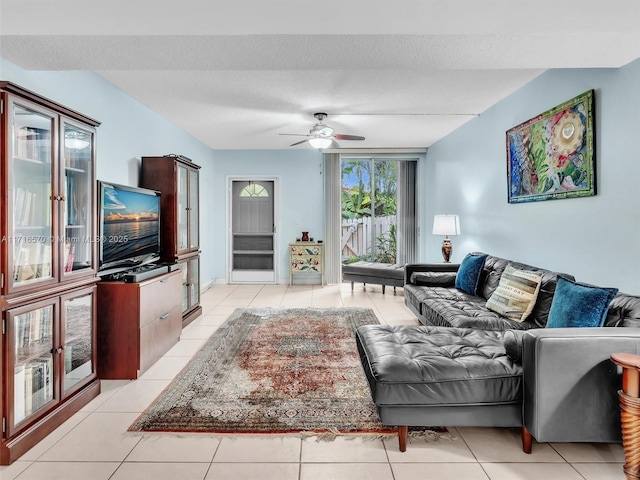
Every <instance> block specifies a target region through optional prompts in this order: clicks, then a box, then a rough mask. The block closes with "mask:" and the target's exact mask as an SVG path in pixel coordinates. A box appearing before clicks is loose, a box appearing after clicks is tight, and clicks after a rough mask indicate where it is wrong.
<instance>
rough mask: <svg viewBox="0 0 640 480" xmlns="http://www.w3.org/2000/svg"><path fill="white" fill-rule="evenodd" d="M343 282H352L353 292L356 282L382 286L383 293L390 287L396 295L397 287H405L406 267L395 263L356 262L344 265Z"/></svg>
mask: <svg viewBox="0 0 640 480" xmlns="http://www.w3.org/2000/svg"><path fill="white" fill-rule="evenodd" d="M342 280H345V281H351V290H353V284H354V282H359V283H362V284H363V285H365V286H366V284H367V283H373V284H376V285H382V293H383V294H384V287H385V286H386V285H390V286H392V287H393V293H394V294H395V293H396V287H402V286H404V266H403V265H396V264H393V263H377V262H364V261H361V262H356V263H349V264H345V265H342Z"/></svg>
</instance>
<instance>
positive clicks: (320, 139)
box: [280, 112, 364, 148]
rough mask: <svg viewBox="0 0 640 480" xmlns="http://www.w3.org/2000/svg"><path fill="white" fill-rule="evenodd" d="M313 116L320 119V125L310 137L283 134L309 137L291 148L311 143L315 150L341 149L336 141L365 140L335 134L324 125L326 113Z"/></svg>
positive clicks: (311, 131) (353, 136) (303, 135)
mask: <svg viewBox="0 0 640 480" xmlns="http://www.w3.org/2000/svg"><path fill="white" fill-rule="evenodd" d="M313 116H314V117H316V118H317V119H318V123H316V124H315V125H314V126H313V127H312V128H311V130H309V134H308V135H305V134H302V133H281V134H280V135H295V136H298V137H309V138H306V139H304V140H300V141H299V142H296V143H292V144H291V145H290V146H291V147H294V146H296V145H300V144H302V143H304V142H309V144H310V145H311V146H312V147H314V148H339V147H340V145H339V144H338V142H336V140H364V137H361V136H359V135H344V134H342V133H333V128H331V127H329V126H328V125H325V124H324V123H323V121H324V119H325V118H327V114H326V113H322V112H318V113H314V114H313Z"/></svg>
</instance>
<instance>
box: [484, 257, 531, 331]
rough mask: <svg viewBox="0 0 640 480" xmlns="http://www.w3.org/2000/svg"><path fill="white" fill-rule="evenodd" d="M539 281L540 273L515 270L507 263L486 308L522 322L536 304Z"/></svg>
mask: <svg viewBox="0 0 640 480" xmlns="http://www.w3.org/2000/svg"><path fill="white" fill-rule="evenodd" d="M541 282H542V275H541V274H539V273H537V272H528V271H526V270H517V269H515V268H513V267H512V266H511V265H507V268H505V269H504V272H502V275H501V276H500V283H499V284H498V288H496V289H495V291H494V292H493V293H492V294H491V296H490V297H489V300H487V308H488V309H489V310H493V311H494V312H496V313H499V314H500V315H502V316H504V317H507V318H510V319H512V320H516V321H518V322H522V321H523V320H525V319H526V318H527V317H528V316H529V314H530V313H531V312H532V310H533V307H534V306H535V304H536V298H537V297H538V291H540V283H541Z"/></svg>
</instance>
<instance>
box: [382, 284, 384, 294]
mask: <svg viewBox="0 0 640 480" xmlns="http://www.w3.org/2000/svg"><path fill="white" fill-rule="evenodd" d="M382 294H383V295H384V285H382Z"/></svg>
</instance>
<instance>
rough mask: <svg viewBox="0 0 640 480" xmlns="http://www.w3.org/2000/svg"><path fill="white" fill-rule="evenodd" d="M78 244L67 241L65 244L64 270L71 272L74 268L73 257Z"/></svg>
mask: <svg viewBox="0 0 640 480" xmlns="http://www.w3.org/2000/svg"><path fill="white" fill-rule="evenodd" d="M75 252H76V244H75V243H74V242H67V243H65V245H64V271H65V272H71V271H72V270H73V258H74V257H75Z"/></svg>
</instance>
